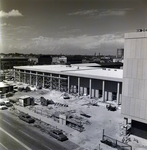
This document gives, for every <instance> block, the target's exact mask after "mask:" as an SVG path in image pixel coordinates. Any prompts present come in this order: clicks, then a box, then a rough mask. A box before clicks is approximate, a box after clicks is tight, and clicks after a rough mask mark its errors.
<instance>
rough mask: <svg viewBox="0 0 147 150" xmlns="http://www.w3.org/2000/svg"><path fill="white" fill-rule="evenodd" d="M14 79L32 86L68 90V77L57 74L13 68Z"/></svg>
mask: <svg viewBox="0 0 147 150" xmlns="http://www.w3.org/2000/svg"><path fill="white" fill-rule="evenodd" d="M15 81H19V82H24V83H27V84H30V85H33V86H41V87H45V88H49V89H55V90H59V91H64V92H67V91H68V78H67V76H64V77H62V76H61V75H58V74H49V73H38V72H34V71H32V72H26V71H24V72H23V71H20V70H15Z"/></svg>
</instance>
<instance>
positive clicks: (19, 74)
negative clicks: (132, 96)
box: [14, 65, 122, 104]
mask: <svg viewBox="0 0 147 150" xmlns="http://www.w3.org/2000/svg"><path fill="white" fill-rule="evenodd" d="M14 69H15V77H14V78H15V81H19V82H24V83H27V84H30V85H35V86H42V87H45V88H49V89H55V90H59V91H61V92H68V93H74V94H77V95H78V96H80V95H89V97H93V98H102V100H103V101H107V100H116V101H117V103H118V104H120V103H121V94H122V70H120V69H106V68H105V69H103V68H95V67H81V66H78V65H77V66H76V65H73V66H72V65H70V66H66V65H44V66H23V67H14Z"/></svg>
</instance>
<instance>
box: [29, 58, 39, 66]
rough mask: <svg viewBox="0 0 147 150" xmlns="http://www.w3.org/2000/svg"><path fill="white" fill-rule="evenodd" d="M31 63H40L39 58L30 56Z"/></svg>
mask: <svg viewBox="0 0 147 150" xmlns="http://www.w3.org/2000/svg"><path fill="white" fill-rule="evenodd" d="M29 64H32V65H36V64H38V58H37V57H29Z"/></svg>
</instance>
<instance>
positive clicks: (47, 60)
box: [38, 55, 52, 65]
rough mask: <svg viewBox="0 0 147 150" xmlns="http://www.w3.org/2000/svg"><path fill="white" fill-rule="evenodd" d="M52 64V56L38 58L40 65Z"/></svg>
mask: <svg viewBox="0 0 147 150" xmlns="http://www.w3.org/2000/svg"><path fill="white" fill-rule="evenodd" d="M51 62H52V57H51V56H50V55H40V56H39V58H38V64H39V65H50V64H51Z"/></svg>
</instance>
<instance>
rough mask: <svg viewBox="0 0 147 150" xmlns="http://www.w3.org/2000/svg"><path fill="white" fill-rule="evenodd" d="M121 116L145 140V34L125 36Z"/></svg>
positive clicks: (133, 132) (146, 79)
mask: <svg viewBox="0 0 147 150" xmlns="http://www.w3.org/2000/svg"><path fill="white" fill-rule="evenodd" d="M124 47H125V53H124V67H123V68H124V69H123V70H124V72H123V93H122V109H121V110H122V115H123V117H124V118H125V119H126V123H127V122H128V121H130V120H131V126H132V128H131V133H132V134H134V135H137V136H141V137H143V138H146V139H147V69H146V68H147V32H135V33H126V34H125V45H124Z"/></svg>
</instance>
